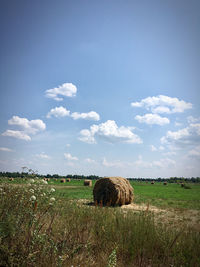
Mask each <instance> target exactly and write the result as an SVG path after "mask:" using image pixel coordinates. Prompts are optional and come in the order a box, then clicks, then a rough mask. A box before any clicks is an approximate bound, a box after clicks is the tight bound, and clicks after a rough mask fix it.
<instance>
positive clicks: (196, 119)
mask: <svg viewBox="0 0 200 267" xmlns="http://www.w3.org/2000/svg"><path fill="white" fill-rule="evenodd" d="M187 121H188V123H195V122H200V117H199V118H194V117H193V116H188V117H187Z"/></svg>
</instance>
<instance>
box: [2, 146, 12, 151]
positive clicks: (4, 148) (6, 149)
mask: <svg viewBox="0 0 200 267" xmlns="http://www.w3.org/2000/svg"><path fill="white" fill-rule="evenodd" d="M0 151H5V152H13V151H14V150H12V149H10V148H7V147H0Z"/></svg>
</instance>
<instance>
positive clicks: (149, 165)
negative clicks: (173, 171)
mask: <svg viewBox="0 0 200 267" xmlns="http://www.w3.org/2000/svg"><path fill="white" fill-rule="evenodd" d="M133 165H134V166H136V167H139V168H140V169H153V168H168V167H174V166H175V165H176V162H175V161H174V160H172V159H169V158H162V159H160V160H154V161H152V162H149V161H145V160H143V158H142V156H141V155H139V157H138V160H136V161H134V162H133Z"/></svg>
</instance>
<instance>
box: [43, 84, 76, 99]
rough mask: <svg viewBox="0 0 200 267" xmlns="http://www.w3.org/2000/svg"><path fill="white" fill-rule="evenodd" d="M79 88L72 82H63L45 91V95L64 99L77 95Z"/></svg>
mask: <svg viewBox="0 0 200 267" xmlns="http://www.w3.org/2000/svg"><path fill="white" fill-rule="evenodd" d="M76 92H77V88H76V86H75V85H74V84H72V83H63V84H62V85H60V86H58V87H55V88H53V89H48V90H46V91H45V95H46V97H48V98H52V99H54V100H56V101H62V100H63V97H59V96H66V97H73V96H76Z"/></svg>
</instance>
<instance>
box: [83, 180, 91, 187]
mask: <svg viewBox="0 0 200 267" xmlns="http://www.w3.org/2000/svg"><path fill="white" fill-rule="evenodd" d="M84 185H85V186H92V180H84Z"/></svg>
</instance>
